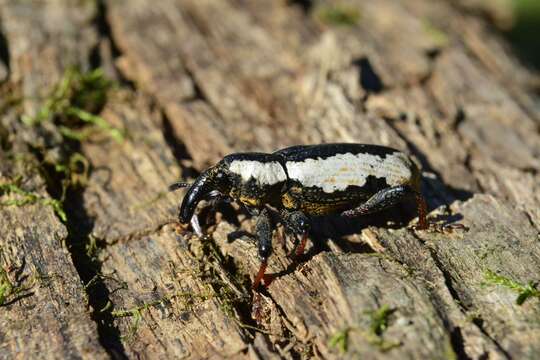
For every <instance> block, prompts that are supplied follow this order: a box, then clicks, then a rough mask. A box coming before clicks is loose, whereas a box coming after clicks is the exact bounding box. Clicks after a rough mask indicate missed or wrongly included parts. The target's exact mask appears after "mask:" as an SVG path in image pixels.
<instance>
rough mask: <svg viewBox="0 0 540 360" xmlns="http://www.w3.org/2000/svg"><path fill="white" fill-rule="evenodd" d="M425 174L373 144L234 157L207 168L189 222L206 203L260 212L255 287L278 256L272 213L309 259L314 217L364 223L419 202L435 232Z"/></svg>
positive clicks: (184, 214)
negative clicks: (224, 201)
mask: <svg viewBox="0 0 540 360" xmlns="http://www.w3.org/2000/svg"><path fill="white" fill-rule="evenodd" d="M420 178H421V175H420V170H419V168H418V167H417V166H416V164H415V163H414V162H413V161H412V160H411V158H410V157H409V156H407V155H405V154H404V153H403V152H400V151H398V150H395V149H392V148H389V147H385V146H379V145H367V144H345V143H343V144H322V145H298V146H292V147H288V148H285V149H282V150H278V151H276V152H273V153H258V152H246V153H234V154H231V155H227V156H225V157H224V158H223V159H222V160H221V161H219V162H218V163H217V164H216V165H214V166H212V167H210V168H209V169H207V170H205V171H204V172H203V173H201V174H200V176H199V177H198V178H197V179H196V180H195V181H194V182H193V184H187V183H181V182H179V183H176V184H173V185H171V189H172V190H173V189H177V188H180V187H187V186H188V187H189V189H188V191H187V193H186V194H185V196H184V199H183V201H182V204H181V205H180V210H179V215H178V218H179V221H180V223H182V224H188V223H189V222H190V221H191V219H192V217H193V216H194V213H195V209H196V207H197V205H198V204H199V202H200V201H202V200H208V199H214V198H216V197H225V198H229V199H232V200H234V201H236V202H238V203H240V204H242V205H244V206H245V207H246V208H248V209H251V211H252V212H254V213H256V214H258V218H257V221H256V225H255V235H256V238H257V241H258V252H259V257H260V260H261V265H260V268H259V271H258V273H257V275H256V276H255V280H254V282H253V288H254V289H256V288H258V286H259V285H260V283H261V281H262V279H263V278H264V275H265V271H266V266H267V261H268V258H269V257H270V255H271V254H272V230H273V220H272V217H273V216H272V214H276V213H277V214H278V217H279V221H280V222H281V223H282V224H283V225H284V227H285V229H286V230H287V231H288V232H289V233H292V234H294V235H295V236H296V237H298V238H300V239H301V240H300V243H299V244H298V245H297V248H296V255H297V256H299V255H301V254H302V253H303V251H304V247H305V245H306V240H307V237H308V234H309V231H310V228H311V218H312V217H313V216H324V215H330V214H341V215H342V216H344V217H356V216H361V215H365V214H371V213H374V212H378V211H380V210H383V209H386V208H388V207H391V206H393V205H396V204H398V203H399V202H401V201H403V200H405V199H406V198H410V197H412V198H414V199H415V200H416V205H417V209H418V223H417V225H416V229H419V230H422V229H427V228H428V225H429V224H428V222H427V220H426V203H425V201H424V198H423V196H422V194H421V192H420Z"/></svg>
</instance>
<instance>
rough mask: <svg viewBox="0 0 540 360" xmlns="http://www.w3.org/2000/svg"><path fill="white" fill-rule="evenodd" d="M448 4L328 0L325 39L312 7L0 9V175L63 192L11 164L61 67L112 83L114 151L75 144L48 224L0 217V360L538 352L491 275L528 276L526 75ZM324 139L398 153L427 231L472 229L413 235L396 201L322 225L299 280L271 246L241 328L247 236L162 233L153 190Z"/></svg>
mask: <svg viewBox="0 0 540 360" xmlns="http://www.w3.org/2000/svg"><path fill="white" fill-rule="evenodd" d="M67 3H69V4H71V5H70V6H66V4H67ZM450 3H451V2H446V1H431V0H422V1H415V2H410V1H395V0H383V1H377V2H373V1H347V2H343V3H340V4H341V5H340V6H342V7H343V9H347V11H349V12H351V9H353V10H354V11H352V14H353V15H354V16H352V19H353V21H352V23H350V24H348V25H343V24H341V25H338V24H334V23H332V22H329V21H328V19H327V18H325V16H326V15H325V11H326V12H328V11H329V10H328V9H329V6H330V4H332V2H324V1H321V2H313V3H312V2H310V1H307V2H301V1H298V2H295V1H257V2H254V1H253V2H252V1H242V0H228V1H223V0H203V1H201V0H183V1H179V0H177V1H173V0H160V1H154V2H148V1H143V0H130V1H129V2H127V1H111V2H100V3H96V4H94V3H92V2H76V1H75V2H69V1H65V2H63V1H58V2H47V3H46V4H47V5H43V3H42V2H37V1H36V2H19V1H2V7H1V13H0V16H1V30H2V35H3V38H5V42H6V46H5V48H6V49H7V51H6V55H7V57H6V58H4V59H2V60H3V61H4V65H5V66H4V68H5V71H6V72H7V77H8V79H7V80H6V82H5V84H4V85H10V86H11V87H12V88H13V89H16V91H18V92H19V93H20V94H21V100H22V103H21V104H22V106H20V104H18V103H14V104H12V103H8V106H4V108H3V111H4V113H3V115H2V127H3V128H5V129H7V131H8V132H9V133H10V135H9V136H8V137H7V140H6V141H7V142H8V143H11V144H12V147H11V148H9V147H8V148H3V149H2V151H3V155H2V156H3V157H2V167H1V168H0V169H1V171H2V172H1V173H0V175H1V180H2V181H5V182H8V181H12V180H13V179H14V178H15V177H16V176H17V175H22V177H23V179H24V181H23V184H24V188H25V189H31V190H32V191H36V192H37V193H38V194H39V195H40V196H41V197H43V198H51V197H57V196H58V194H56V193H55V191H54V189H53V188H51V185H50V184H49V186H45V178H46V177H47V174H43V173H41V172H37V171H35V169H34V170H31V169H28V168H27V167H20V166H15V165H14V163H13V161H14V160H13V159H14V157H13V153H14V152H17V153H26V156H28V157H30V158H32V157H37V159H35V161H36V162H38V161H42V159H41V158H40V156H42V154H43V152H42V151H41V150H38V151H36V149H35V147H36V142H37V143H39V142H40V141H41V142H44V143H45V145H43V146H46V147H47V146H49V147H50V148H51V149H54V146H55V143H54V141H53V144H52V145H51V144H50V142H51V140H50V134H49V132H50V133H53V134H54V133H55V131H54V130H55V129H54V125H53V124H52V123H50V124H48V125H47V124H43V125H42V126H40V127H38V129H41V130H40V131H37V130H36V128H35V127H29V126H26V125H23V124H22V123H21V121H20V120H19V118H20V115H22V114H26V115H30V116H33V115H35V113H36V111H37V109H39V104H41V103H42V102H43V98H44V97H45V96H47V93H48V92H49V91H50V88H51V86H53V85H54V84H55V83H56V82H57V81H58V80H59V79H60V78H61V74H62V73H63V71H65V69H66V68H67V67H69V66H71V65H78V66H79V67H80V68H81V69H82V70H85V69H91V68H93V67H96V66H101V67H103V68H104V69H105V70H106V72H107V73H108V74H109V75H110V76H112V77H114V78H116V79H118V81H119V86H118V88H117V89H116V90H113V91H112V92H111V93H110V96H109V99H108V101H107V104H106V105H105V107H104V108H103V109H102V110H101V111H100V115H101V116H102V117H103V118H104V119H106V120H107V121H108V122H109V123H110V124H112V125H114V126H116V127H118V128H123V129H126V136H125V139H124V140H123V141H121V142H115V141H112V140H107V139H105V140H103V139H100V140H99V141H91V140H86V141H82V142H80V143H79V144H78V148H77V149H76V151H77V152H80V153H81V154H83V155H84V156H85V157H86V159H88V161H89V163H90V164H91V168H90V173H89V177H88V181H87V184H86V186H85V187H84V188H83V189H80V190H69V191H68V195H67V197H66V200H65V204H64V208H65V211H66V214H67V217H68V221H67V222H66V223H65V224H63V223H62V221H60V219H58V218H57V217H54V212H53V210H52V209H51V207H50V206H44V205H40V204H33V205H25V206H23V207H14V206H10V207H2V208H1V211H2V214H1V217H0V219H1V222H0V228H1V229H2V232H3V234H4V236H3V237H2V238H0V247H1V249H2V254H1V255H2V257H1V258H0V260H1V261H2V266H3V268H9V267H10V266H11V267H13V268H15V269H17V268H18V267H20V266H21V264H26V265H25V267H23V268H22V273H20V274H18V275H16V274H15V272H16V271H15V272H13V271H12V272H8V275H9V276H10V277H11V279H12V280H13V281H22V280H21V279H30V278H32V279H33V278H36V279H38V280H36V281H34V282H32V281H30V280H24V282H28V285H27V286H28V288H29V290H27V291H25V292H22V293H21V294H24V295H27V296H25V297H23V298H21V299H19V298H17V297H13V300H15V301H10V302H7V303H5V304H4V305H3V306H1V307H0V324H1V328H0V357H1V358H12V357H28V356H32V355H33V356H35V355H39V356H41V357H47V358H48V357H67V356H81V357H103V356H106V355H107V354H108V355H109V356H113V357H124V356H127V357H128V358H138V357H143V358H171V357H179V358H183V357H185V358H223V357H234V358H279V357H284V358H307V357H313V356H314V357H321V358H340V357H343V356H346V357H350V358H358V357H361V358H382V357H385V358H386V357H389V358H456V357H457V358H490V359H491V358H494V359H498V358H500V359H507V358H530V359H533V358H538V356H540V299H539V298H535V297H530V298H529V299H527V300H526V301H525V302H524V303H523V304H522V305H517V304H516V301H515V300H516V297H517V293H516V292H514V291H513V290H511V289H509V288H508V287H505V286H498V285H494V284H491V283H489V281H488V280H489V279H487V278H486V274H489V273H490V271H491V272H494V273H497V274H500V275H502V276H504V277H506V278H508V279H512V280H514V281H516V282H519V283H522V284H527V283H528V282H529V281H532V282H534V281H540V238H539V230H540V210H539V209H540V172H539V170H540V134H539V129H540V110H539V107H540V106H539V105H538V104H539V99H538V95H537V94H538V92H537V90H538V89H537V88H534V86H535V84H538V80H537V79H538V75H537V74H535V73H532V72H531V71H530V70H527V69H526V68H524V67H523V66H521V65H520V64H519V63H518V62H517V60H516V59H515V58H514V56H513V55H512V53H511V52H510V51H509V49H508V47H507V46H506V44H504V43H503V42H502V41H501V40H500V39H499V38H498V37H497V36H496V35H494V34H493V30H492V29H491V28H490V27H489V26H488V25H487V24H486V23H485V22H484V21H483V20H482V19H479V18H478V17H475V16H472V15H467V14H465V13H464V12H463V8H462V7H460V8H455V7H453V6H452V5H451V4H450ZM349 16H351V13H350V14H349ZM325 19H326V20H325ZM535 79H536V80H535ZM536 86H537V85H536ZM6 103H7V102H6ZM47 126H49V127H51V128H50V129H48V128H47ZM43 128H45V130H47V131H48V132H47V131H43ZM0 130H2V129H1V128H0ZM44 133H45V135H44ZM0 135H1V132H0ZM54 139H56V140H58V137H56V138H54ZM58 141H62V137H60V138H59V140H58ZM334 141H354V142H369V143H379V144H384V145H389V146H393V147H396V148H399V149H402V150H404V151H406V152H409V153H411V154H413V155H414V156H415V157H416V158H417V159H418V160H419V162H420V163H421V164H422V166H423V169H424V171H425V172H426V173H425V176H424V181H423V190H424V193H425V194H426V196H427V198H428V202H429V206H430V210H431V211H432V214H431V215H432V216H434V217H437V216H438V217H440V218H442V219H446V220H452V221H453V220H459V221H460V222H462V223H463V224H465V225H467V226H468V227H469V228H470V231H469V232H466V233H463V232H455V233H453V234H434V233H419V232H418V233H415V232H411V231H410V230H408V229H407V228H406V227H407V223H408V221H410V220H411V217H412V216H411V215H410V214H411V211H410V210H411V208H410V207H408V206H403V207H402V208H400V209H397V210H394V211H390V212H386V213H384V214H379V215H377V216H371V217H368V218H365V219H361V220H358V221H354V222H348V223H344V222H343V221H341V220H339V219H329V220H325V221H322V222H320V223H319V222H318V223H317V226H316V231H315V233H314V234H313V236H312V238H313V240H314V242H315V244H317V246H313V245H312V244H313V243H312V244H310V246H309V247H308V254H307V255H306V257H305V259H304V260H305V261H304V262H303V263H301V264H300V265H298V264H295V263H293V262H292V261H291V260H290V259H289V258H288V257H287V255H286V253H287V251H289V250H290V248H291V246H292V245H291V243H290V241H287V242H286V243H285V246H286V247H287V248H288V249H289V250H287V249H284V247H283V245H280V244H279V243H278V242H277V241H276V244H275V254H274V256H273V257H272V259H271V263H270V271H271V272H274V273H277V274H279V276H277V278H276V280H275V281H274V282H273V283H272V284H271V285H270V287H269V288H268V290H267V291H266V292H264V293H263V294H262V295H261V304H262V309H263V318H262V322H261V324H256V323H255V322H254V321H253V319H252V318H251V306H252V295H253V294H252V293H251V291H250V279H251V278H252V276H253V274H254V272H255V271H256V269H257V266H258V263H257V257H256V246H255V244H254V242H253V240H252V239H251V237H250V236H249V235H248V234H249V233H251V232H252V230H253V224H254V222H253V219H251V218H249V217H248V216H246V214H244V213H242V212H234V211H232V208H230V207H226V206H224V207H221V208H220V211H219V212H218V213H217V214H213V213H209V214H206V212H205V214H206V215H205V216H203V218H205V219H206V221H207V222H208V226H207V227H206V232H207V233H208V236H205V237H203V238H197V237H196V236H191V235H189V234H186V233H179V232H178V231H177V229H176V227H175V225H174V218H175V214H176V207H177V204H178V202H179V201H180V200H181V193H176V194H174V193H166V188H167V185H168V184H169V183H171V182H173V181H175V180H176V179H178V178H182V177H183V178H189V177H193V176H195V175H196V174H197V171H201V170H203V169H204V168H205V167H206V166H208V165H210V164H212V163H215V162H216V161H217V160H219V159H220V158H221V157H222V156H223V155H224V154H226V153H230V152H233V151H245V150H258V151H271V150H273V149H276V148H280V147H283V146H287V145H291V144H297V143H320V142H334ZM56 145H58V144H56ZM59 146H60V147H61V144H60V145H59ZM30 149H32V150H30ZM36 154H41V155H36ZM10 196H14V195H13V194H12V195H9V194H4V195H3V196H2V197H1V198H0V199H1V200H2V201H5V200H6V199H10ZM407 214H408V215H407ZM276 239H277V235H276ZM81 244H82V245H81ZM89 248H91V249H93V250H92V251H88V249H89ZM36 273H37V274H41V275H40V276H38V277H36V275H35V274H36ZM57 275H59V276H58V277H57ZM60 276H61V277H60ZM15 277H17V278H15ZM39 279H42V280H39ZM43 279H47V280H46V281H44V280H43ZM40 281H41V282H40ZM23 285H24V284H23ZM385 307H387V308H389V309H391V314H390V315H389V317H388V324H387V328H386V329H385V330H383V334H382V336H379V335H375V334H374V331H373V329H372V326H373V319H372V317H373V316H374V315H373V314H374V312H376V311H377V310H380V309H381V308H382V309H384V308H385ZM370 328H371V330H370ZM379 330H380V329H379ZM340 334H341V335H342V336H341V337H339V336H337V335H340ZM345 334H346V336H345ZM338 338H341V340H343V341H344V342H342V344H344V343H345V342H346V344H347V345H348V346H347V349H346V352H341V351H340V349H339V346H332V345H331V342H332V341H331V340H332V339H334V340H335V339H338Z"/></svg>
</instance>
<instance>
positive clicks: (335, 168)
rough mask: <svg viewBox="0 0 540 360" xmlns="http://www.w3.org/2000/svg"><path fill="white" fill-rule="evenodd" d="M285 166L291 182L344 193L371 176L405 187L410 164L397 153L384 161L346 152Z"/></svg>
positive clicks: (367, 155)
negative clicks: (348, 187)
mask: <svg viewBox="0 0 540 360" xmlns="http://www.w3.org/2000/svg"><path fill="white" fill-rule="evenodd" d="M286 167H287V172H288V173H289V177H290V178H291V179H292V180H296V181H298V182H300V183H301V184H302V185H303V186H307V187H310V186H317V187H320V188H322V190H323V191H324V192H327V193H332V192H334V191H341V190H345V189H346V188H347V186H352V185H356V186H363V185H365V184H366V180H367V177H368V176H370V175H372V176H375V177H377V178H384V179H385V180H386V183H387V184H388V185H389V186H397V185H401V184H404V183H406V182H407V181H408V180H410V179H411V177H412V170H411V169H412V167H413V164H412V162H411V160H410V159H409V158H408V157H407V156H406V155H405V154H403V153H401V152H397V151H396V152H394V153H393V154H388V155H386V156H385V157H384V158H383V157H381V156H379V155H373V154H367V153H360V154H351V153H346V154H337V155H334V156H331V157H328V158H326V159H321V158H317V159H306V160H304V161H301V162H296V161H288V162H287V163H286Z"/></svg>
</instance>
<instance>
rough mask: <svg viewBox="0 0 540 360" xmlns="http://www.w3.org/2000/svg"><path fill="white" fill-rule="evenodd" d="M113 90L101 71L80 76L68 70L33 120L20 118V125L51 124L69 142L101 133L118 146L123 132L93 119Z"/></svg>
mask: <svg viewBox="0 0 540 360" xmlns="http://www.w3.org/2000/svg"><path fill="white" fill-rule="evenodd" d="M112 86H113V83H112V82H111V81H110V80H108V79H107V78H106V77H105V75H104V73H103V71H102V70H101V69H96V70H93V71H90V72H86V73H83V72H80V71H79V70H77V69H76V68H69V69H68V70H66V72H65V73H64V75H63V77H62V79H61V80H60V81H59V82H58V84H57V85H56V86H55V87H54V89H53V90H52V92H51V94H50V95H49V97H48V98H47V99H45V101H44V102H43V104H42V105H41V107H40V109H39V110H38V112H37V114H36V115H35V116H33V117H32V116H28V115H23V116H22V121H23V122H24V123H25V124H26V125H29V126H35V125H38V124H40V123H41V122H44V121H54V122H55V124H56V125H57V126H58V129H59V131H60V133H61V134H62V136H63V137H64V138H65V139H68V140H76V141H84V140H86V139H88V138H89V137H90V136H91V135H92V134H94V133H96V132H103V133H105V134H107V135H108V136H109V137H111V138H112V139H114V140H115V141H117V142H121V141H123V139H124V135H123V132H122V131H120V130H119V129H116V128H115V127H113V126H112V125H110V124H109V123H108V122H107V121H106V120H105V119H103V118H102V117H101V116H98V115H95V114H96V113H98V112H99V111H100V110H101V108H102V107H103V106H104V104H105V102H106V100H107V95H108V92H109V90H110V89H111V88H112Z"/></svg>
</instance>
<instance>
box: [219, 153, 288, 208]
mask: <svg viewBox="0 0 540 360" xmlns="http://www.w3.org/2000/svg"><path fill="white" fill-rule="evenodd" d="M279 160H280V159H279V158H276V157H272V156H270V155H268V154H258V153H243V154H235V155H234V156H231V157H229V158H228V159H226V163H227V169H228V173H229V174H230V176H231V179H232V184H233V186H232V187H231V190H230V193H229V195H230V196H231V197H232V198H234V199H235V200H238V201H240V202H242V203H244V204H245V205H248V206H252V207H261V206H262V205H264V204H266V203H271V202H272V199H278V198H279V196H276V195H278V193H279V192H280V191H281V189H282V188H283V186H284V184H285V183H286V182H287V174H286V172H285V169H284V167H283V166H282V165H281V163H280V162H279Z"/></svg>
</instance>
